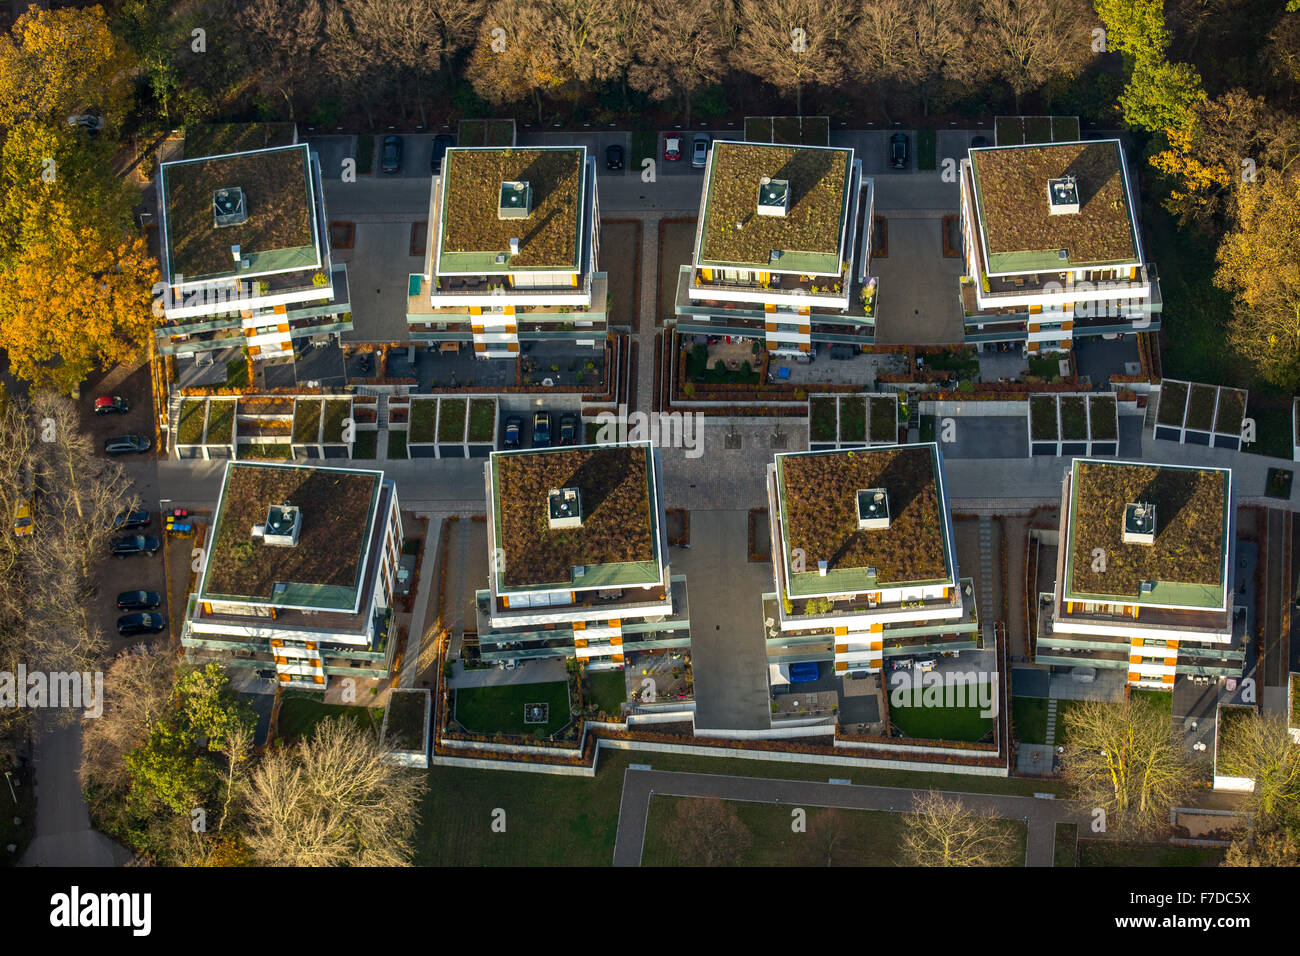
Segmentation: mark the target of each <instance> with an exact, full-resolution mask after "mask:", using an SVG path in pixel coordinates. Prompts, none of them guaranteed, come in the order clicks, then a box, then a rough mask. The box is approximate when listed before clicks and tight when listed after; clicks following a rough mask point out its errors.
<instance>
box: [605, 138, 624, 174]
mask: <svg viewBox="0 0 1300 956" xmlns="http://www.w3.org/2000/svg"><path fill="white" fill-rule="evenodd" d="M605 168H606V169H622V168H623V147H622V146H620V145H618V143H614V144H613V145H611V146H607V147H605Z"/></svg>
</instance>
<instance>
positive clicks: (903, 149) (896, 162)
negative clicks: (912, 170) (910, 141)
mask: <svg viewBox="0 0 1300 956" xmlns="http://www.w3.org/2000/svg"><path fill="white" fill-rule="evenodd" d="M889 165H890V166H893V167H894V168H895V169H906V168H907V134H906V133H895V134H894V135H893V136H891V137H889Z"/></svg>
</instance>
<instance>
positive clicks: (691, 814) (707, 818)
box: [668, 797, 754, 866]
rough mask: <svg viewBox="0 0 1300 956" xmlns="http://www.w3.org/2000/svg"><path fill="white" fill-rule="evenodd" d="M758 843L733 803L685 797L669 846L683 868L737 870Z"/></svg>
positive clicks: (715, 798) (716, 799)
mask: <svg viewBox="0 0 1300 956" xmlns="http://www.w3.org/2000/svg"><path fill="white" fill-rule="evenodd" d="M753 842H754V836H753V834H752V833H750V832H749V828H748V827H746V826H745V824H744V823H742V822H741V819H740V817H739V816H737V815H736V810H735V808H734V807H733V806H732V805H731V804H730V803H724V802H723V801H722V800H720V799H718V798H717V797H683V798H681V799H679V800H678V801H677V814H676V819H675V820H674V822H673V828H672V832H671V833H670V834H669V837H668V845H669V847H670V848H671V850H672V852H673V855H674V857H675V858H676V859H677V861H678V862H679V863H682V864H688V863H689V864H695V865H697V866H735V865H737V864H739V862H740V859H741V857H742V856H743V855H744V853H745V851H746V850H748V849H749V848H750V846H751V845H752V844H753Z"/></svg>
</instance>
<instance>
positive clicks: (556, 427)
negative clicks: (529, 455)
mask: <svg viewBox="0 0 1300 956" xmlns="http://www.w3.org/2000/svg"><path fill="white" fill-rule="evenodd" d="M539 415H542V416H546V417H545V419H544V421H543V422H538V418H537V417H538V416H539ZM512 423H513V424H515V425H517V426H518V431H519V436H518V441H519V444H518V446H517V447H519V448H556V447H558V446H560V445H561V444H563V445H583V444H586V437H585V436H584V434H583V422H582V417H581V416H580V415H579V414H578V413H577V412H576V411H558V410H555V409H551V408H535V409H531V410H528V411H508V410H502V412H501V422H500V424H499V425H498V427H497V434H498V435H500V436H501V438H500V442H501V448H503V449H505V448H507V447H515V446H514V445H507V442H508V441H511V440H512V439H511V436H508V435H507V434H506V429H507V428H509V427H510V426H511V424H512ZM539 425H542V426H543V428H544V429H545V430H549V436H550V437H549V438H547V439H544V440H541V439H539V436H538V430H539V428H538V426H539ZM562 431H563V432H565V433H566V434H565V436H564V437H562V435H561V433H562ZM570 432H571V433H570ZM544 433H545V431H544Z"/></svg>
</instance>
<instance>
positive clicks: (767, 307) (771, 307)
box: [763, 302, 776, 312]
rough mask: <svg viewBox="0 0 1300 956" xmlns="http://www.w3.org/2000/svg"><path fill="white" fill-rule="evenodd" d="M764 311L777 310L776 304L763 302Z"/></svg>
mask: <svg viewBox="0 0 1300 956" xmlns="http://www.w3.org/2000/svg"><path fill="white" fill-rule="evenodd" d="M763 311H764V312H775V311H776V306H775V305H773V304H772V303H771V302H766V303H764V304H763Z"/></svg>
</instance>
